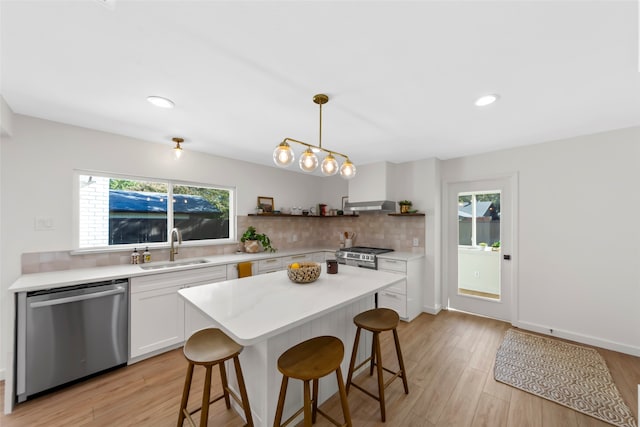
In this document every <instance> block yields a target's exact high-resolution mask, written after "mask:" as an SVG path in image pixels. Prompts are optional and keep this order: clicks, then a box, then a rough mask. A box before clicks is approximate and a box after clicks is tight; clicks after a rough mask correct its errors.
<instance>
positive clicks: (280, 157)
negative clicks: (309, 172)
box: [273, 142, 295, 168]
mask: <svg viewBox="0 0 640 427" xmlns="http://www.w3.org/2000/svg"><path fill="white" fill-rule="evenodd" d="M294 157H295V156H294V154H293V150H292V149H291V147H290V146H289V144H287V143H286V142H282V143H280V145H278V146H277V147H276V149H275V150H273V162H274V163H275V164H276V165H277V166H280V167H281V168H286V167H287V166H289V165H290V164H291V163H293V160H294Z"/></svg>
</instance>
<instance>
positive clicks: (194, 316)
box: [130, 265, 227, 359]
mask: <svg viewBox="0 0 640 427" xmlns="http://www.w3.org/2000/svg"><path fill="white" fill-rule="evenodd" d="M226 278H227V271H226V267H225V266H224V265H221V266H213V267H205V268H197V269H191V270H186V271H174V272H169V273H160V274H152V275H148V276H139V277H132V278H131V314H130V316H131V323H130V330H131V335H130V340H131V341H130V358H132V359H133V358H139V357H140V356H144V355H152V354H155V353H156V352H157V351H158V350H162V349H165V348H168V347H172V346H176V345H178V344H181V343H182V342H183V341H184V340H185V338H186V337H188V336H190V335H191V334H192V333H193V332H195V331H196V330H198V329H202V328H204V327H207V326H208V325H209V324H210V323H211V321H210V320H208V318H207V317H205V316H204V315H202V314H200V312H198V311H197V310H196V309H194V308H193V307H191V306H190V305H186V306H185V302H184V300H183V299H182V298H181V297H180V295H178V290H180V289H182V288H185V287H189V286H196V285H203V284H205V283H212V282H219V281H222V280H226Z"/></svg>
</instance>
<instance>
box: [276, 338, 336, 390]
mask: <svg viewBox="0 0 640 427" xmlns="http://www.w3.org/2000/svg"><path fill="white" fill-rule="evenodd" d="M343 357H344V345H343V344H342V341H340V340H339V339H338V338H336V337H328V336H323V337H317V338H314V339H311V340H307V341H305V342H302V343H300V344H298V345H295V346H293V347H291V348H290V349H289V350H287V351H285V352H284V353H282V355H281V356H280V358H279V359H278V370H279V371H280V372H282V374H283V375H286V376H288V377H289V378H295V379H298V380H303V381H304V380H312V379H314V378H322V377H324V376H325V375H328V374H330V373H331V372H333V371H335V370H336V369H337V368H338V367H339V366H340V363H342V358H343Z"/></svg>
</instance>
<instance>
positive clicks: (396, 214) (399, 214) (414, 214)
mask: <svg viewBox="0 0 640 427" xmlns="http://www.w3.org/2000/svg"><path fill="white" fill-rule="evenodd" d="M387 215H389V216H424V213H420V212H416V213H390V214H387Z"/></svg>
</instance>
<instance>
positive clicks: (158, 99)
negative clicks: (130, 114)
mask: <svg viewBox="0 0 640 427" xmlns="http://www.w3.org/2000/svg"><path fill="white" fill-rule="evenodd" d="M147 101H149V102H150V103H152V104H153V105H155V106H156V107H160V108H173V107H174V105H175V104H174V103H173V101H172V100H170V99H169V98H163V97H162V96H147Z"/></svg>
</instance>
